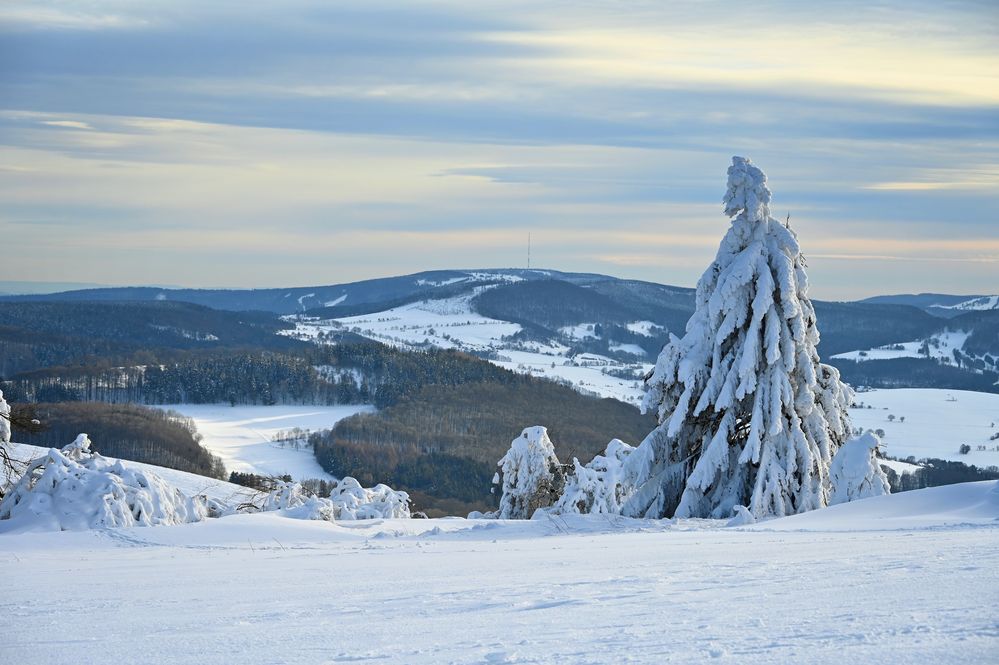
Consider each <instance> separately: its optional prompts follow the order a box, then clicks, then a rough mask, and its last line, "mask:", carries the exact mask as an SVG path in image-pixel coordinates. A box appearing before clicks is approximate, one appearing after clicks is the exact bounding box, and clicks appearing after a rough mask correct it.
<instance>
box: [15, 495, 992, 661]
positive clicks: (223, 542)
mask: <svg viewBox="0 0 999 665" xmlns="http://www.w3.org/2000/svg"><path fill="white" fill-rule="evenodd" d="M996 487H997V484H996V482H986V483H972V484H965V485H958V486H951V487H944V488H933V489H929V490H923V491H919V492H912V493H907V494H903V495H896V496H891V497H884V498H880V499H869V500H865V501H861V502H857V503H853V504H847V505H843V506H838V507H835V508H829V509H824V510H820V511H816V512H813V513H809V514H807V515H803V516H799V517H790V518H785V519H781V520H775V521H771V522H766V523H763V524H760V525H755V526H753V527H740V528H727V529H726V528H723V526H722V525H723V523H721V522H712V521H703V520H692V521H680V522H676V523H674V522H671V521H641V520H627V519H608V518H606V517H604V516H596V515H594V516H583V517H575V518H570V519H562V518H558V519H547V518H545V519H539V520H533V521H522V522H503V521H490V522H484V521H475V520H462V519H440V520H371V521H367V522H354V523H329V522H310V521H302V520H292V519H288V518H286V517H282V516H281V515H279V514H277V513H268V514H256V515H237V516H232V517H226V518H222V519H218V520H208V521H205V522H201V523H197V524H189V525H181V526H170V527H155V528H130V529H116V530H105V531H89V532H62V533H59V532H56V533H27V534H19V535H0V550H2V551H4V552H5V553H7V555H8V556H7V557H6V559H7V562H6V563H7V568H6V573H7V574H6V576H5V582H6V584H7V587H6V592H5V593H4V594H3V595H2V596H0V612H2V613H3V616H4V617H5V618H6V621H7V622H6V624H5V626H6V628H7V631H6V637H5V640H4V645H3V647H2V652H3V654H4V659H5V660H8V661H9V662H16V663H20V664H22V665H36V664H37V665H42V664H57V663H58V664H62V663H67V662H72V663H74V664H78V665H87V664H90V663H109V662H115V663H117V662H135V663H139V662H142V663H147V662H173V663H198V664H199V665H213V664H215V663H232V662H240V661H250V662H257V663H279V662H329V663H345V662H359V661H363V662H385V663H388V662H405V663H411V664H414V665H419V664H422V663H434V664H437V663H554V662H558V663H611V662H630V663H661V662H677V663H698V662H717V663H746V662H773V663H802V662H807V663H818V664H822V663H829V664H836V665H839V664H841V663H844V662H850V663H862V662H867V663H870V662H882V661H885V662H892V663H901V664H903V665H904V664H908V663H912V664H914V665H915V664H919V665H922V663H925V662H927V660H929V661H931V662H934V661H935V662H944V663H976V664H977V663H983V662H988V661H989V660H990V659H991V658H992V655H993V654H994V653H995V647H996V643H997V632H996V621H995V612H994V607H995V599H996V589H997V588H999V572H997V571H999V528H997V526H996V525H997V524H999V521H997V520H999V501H997V499H999V494H997V490H996ZM81 616H82V617H86V616H99V617H100V621H99V622H97V623H96V624H95V623H94V622H92V621H81V620H80V617H81Z"/></svg>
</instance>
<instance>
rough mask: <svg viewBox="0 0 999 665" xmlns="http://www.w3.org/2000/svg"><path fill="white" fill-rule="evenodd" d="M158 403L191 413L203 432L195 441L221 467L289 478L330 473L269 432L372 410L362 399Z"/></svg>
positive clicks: (316, 426) (323, 424) (302, 449)
mask: <svg viewBox="0 0 999 665" xmlns="http://www.w3.org/2000/svg"><path fill="white" fill-rule="evenodd" d="M159 408H162V409H168V410H172V411H177V412H178V413H181V414H183V415H185V416H188V417H189V418H192V419H193V420H194V422H195V424H196V425H197V427H198V432H199V433H200V434H201V435H202V437H204V438H203V439H202V441H201V445H203V446H204V447H205V448H207V449H208V450H210V451H211V452H212V453H213V454H215V455H218V456H219V457H221V458H222V461H223V462H225V468H226V469H227V470H229V471H240V472H243V473H255V474H258V475H264V476H281V475H284V474H290V475H291V477H292V478H293V479H295V480H303V479H306V478H326V479H329V478H330V476H329V474H327V473H326V472H325V471H323V468H322V467H321V466H319V462H317V461H316V457H315V455H314V454H313V452H312V449H311V448H309V447H308V446H299V447H296V446H295V445H291V444H284V445H282V444H280V443H275V442H274V441H273V438H274V435H275V434H277V433H278V432H287V431H288V430H291V429H294V428H296V427H298V428H300V429H303V430H304V429H308V430H313V431H317V430H321V429H329V428H331V427H333V425H335V424H336V423H337V422H339V421H340V420H343V419H344V418H346V417H348V416H352V415H354V414H355V413H368V412H372V411H374V407H372V406H367V405H347V406H283V405H279V406H226V405H219V404H167V405H163V406H161V407H159Z"/></svg>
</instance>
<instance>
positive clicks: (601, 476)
mask: <svg viewBox="0 0 999 665" xmlns="http://www.w3.org/2000/svg"><path fill="white" fill-rule="evenodd" d="M634 450H635V449H634V447H632V446H629V445H628V444H627V443H625V442H623V441H621V440H620V439H614V440H612V441H611V442H610V443H608V444H607V449H606V450H605V451H604V454H603V455H597V456H596V457H594V458H593V460H592V461H590V463H589V464H586V465H585V466H584V465H582V464H580V463H579V460H578V459H575V458H574V459H573V460H572V465H573V469H572V471H571V472H570V474H569V475H568V477H567V478H566V481H565V489H564V491H563V492H562V496H561V497H559V499H558V501H557V502H556V503H555V506H554V508H553V512H556V513H610V514H615V515H616V514H620V513H621V508H622V505H623V502H624V500H625V499H626V498H628V496H629V495H630V494H631V491H632V489H633V488H634V478H633V477H632V476H629V475H628V472H627V471H626V469H625V461H626V460H627V459H628V456H629V455H631V453H632V452H634Z"/></svg>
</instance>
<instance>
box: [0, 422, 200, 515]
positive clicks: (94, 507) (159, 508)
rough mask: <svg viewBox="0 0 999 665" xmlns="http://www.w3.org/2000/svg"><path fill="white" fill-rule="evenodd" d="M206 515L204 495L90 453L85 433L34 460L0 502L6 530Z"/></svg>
mask: <svg viewBox="0 0 999 665" xmlns="http://www.w3.org/2000/svg"><path fill="white" fill-rule="evenodd" d="M207 515H208V507H207V505H206V503H205V501H204V499H202V498H201V497H189V496H186V495H185V494H183V493H182V492H181V491H180V490H178V489H177V488H175V487H172V486H171V485H169V484H168V483H166V482H165V481H164V480H163V479H161V478H160V477H158V476H156V475H155V474H152V473H148V472H144V471H140V470H137V469H135V468H131V467H126V466H124V465H123V464H122V463H121V462H120V461H115V462H112V461H110V460H108V459H105V458H104V457H101V456H100V455H99V454H97V453H92V452H90V439H89V438H87V435H86V434H81V435H80V436H78V437H77V438H76V440H75V441H74V442H73V443H71V444H70V445H68V446H66V447H65V448H63V449H62V450H57V449H55V448H53V449H51V450H49V452H48V453H47V454H46V455H45V456H44V457H40V458H38V459H36V460H34V461H32V462H31V463H30V464H29V465H28V467H27V469H26V471H25V472H24V475H22V476H21V478H20V480H19V481H18V482H17V483H16V484H15V485H14V487H13V489H12V490H11V491H10V492H8V493H7V495H6V496H5V497H4V498H3V501H0V520H9V522H7V523H6V524H4V525H3V526H4V528H5V530H6V529H15V530H20V529H25V530H33V529H39V530H82V529H94V528H102V527H124V526H158V525H165V524H183V523H185V522H198V521H200V520H203V519H204V518H205V517H207Z"/></svg>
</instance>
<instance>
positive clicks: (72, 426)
mask: <svg viewBox="0 0 999 665" xmlns="http://www.w3.org/2000/svg"><path fill="white" fill-rule="evenodd" d="M36 415H37V417H38V419H39V420H40V421H41V422H42V424H43V426H44V430H43V431H41V432H38V433H34V434H33V433H29V432H17V433H16V434H17V438H18V439H19V440H20V441H21V442H22V443H29V444H32V445H36V446H42V447H47V448H62V447H63V446H65V445H66V444H67V443H69V442H70V441H72V440H73V439H75V438H76V435H77V434H79V433H81V432H86V433H87V434H88V435H89V436H90V439H91V441H92V448H93V450H95V451H96V452H99V453H100V454H102V455H105V456H106V457H119V458H122V459H128V460H134V461H136V462H146V463H149V464H156V465H158V466H165V467H169V468H171V469H179V470H181V471H189V472H191V473H197V474H201V475H203V476H211V477H213V478H219V479H224V478H226V472H225V467H224V466H223V464H222V460H220V459H219V458H218V457H215V456H214V455H212V454H210V453H209V452H208V451H207V450H205V449H204V448H203V447H202V446H201V444H200V440H201V438H200V436H198V434H197V431H196V429H195V427H194V424H193V423H192V422H191V421H190V420H188V419H186V418H184V417H183V416H181V415H179V414H174V413H168V412H165V411H161V410H160V409H151V408H148V407H143V406H137V405H134V404H101V403H95V402H90V403H87V402H78V403H62V404H39V405H37V407H36Z"/></svg>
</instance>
